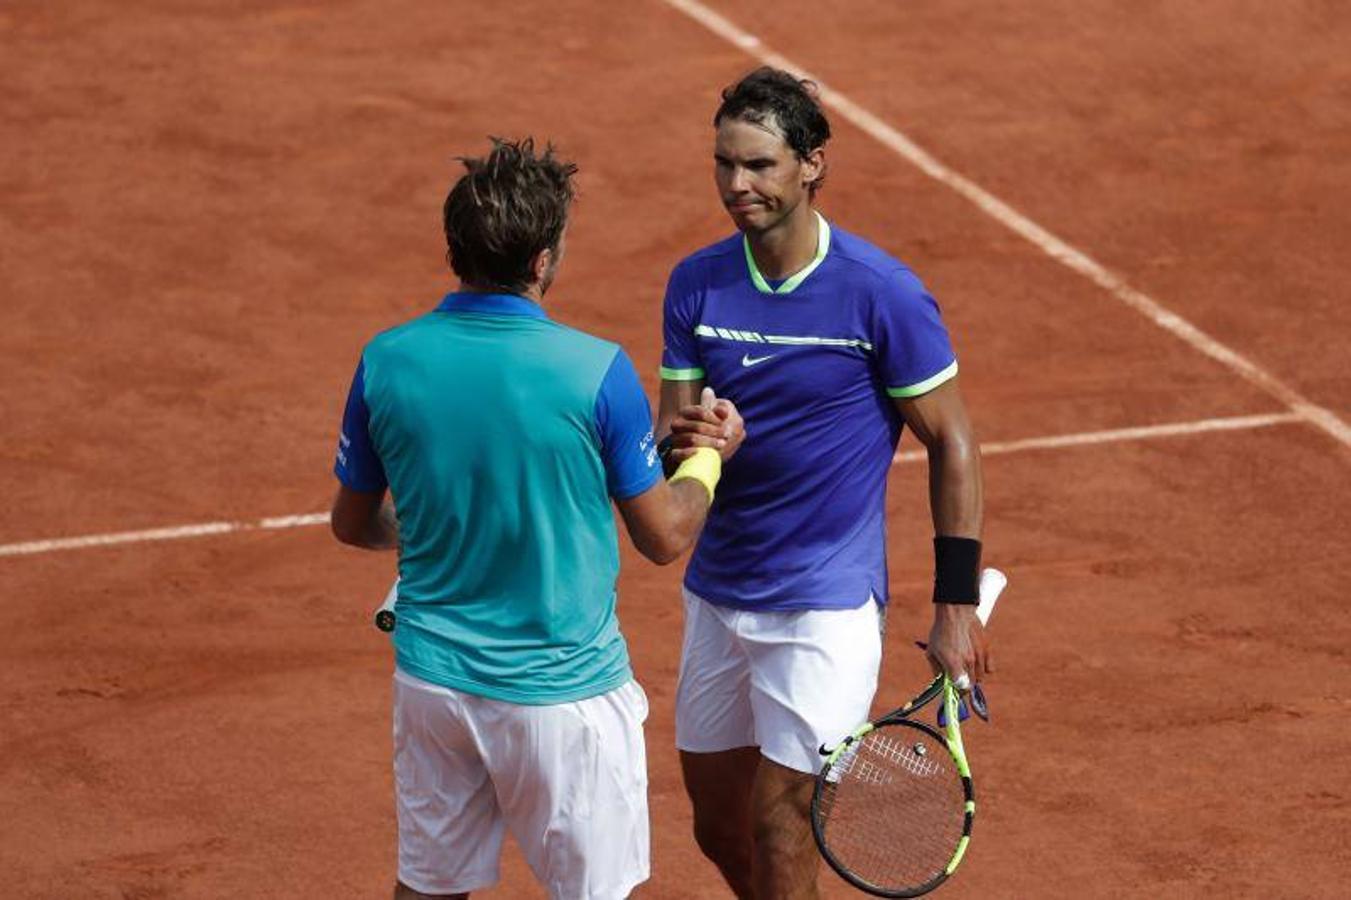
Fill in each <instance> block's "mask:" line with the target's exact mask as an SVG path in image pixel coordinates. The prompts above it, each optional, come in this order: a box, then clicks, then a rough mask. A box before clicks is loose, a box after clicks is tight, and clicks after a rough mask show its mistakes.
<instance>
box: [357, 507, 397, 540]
mask: <svg viewBox="0 0 1351 900" xmlns="http://www.w3.org/2000/svg"><path fill="white" fill-rule="evenodd" d="M362 546H363V547H365V548H366V549H367V550H397V549H398V547H399V520H398V517H396V516H395V515H394V503H393V501H391V500H390V499H389V498H388V497H386V498H385V499H384V501H382V502H381V504H380V509H379V511H378V512H377V513H376V514H375V515H374V516H373V517H372V518H371V520H370V522H369V523H368V524H367V526H366V533H365V541H364V542H363V543H362Z"/></svg>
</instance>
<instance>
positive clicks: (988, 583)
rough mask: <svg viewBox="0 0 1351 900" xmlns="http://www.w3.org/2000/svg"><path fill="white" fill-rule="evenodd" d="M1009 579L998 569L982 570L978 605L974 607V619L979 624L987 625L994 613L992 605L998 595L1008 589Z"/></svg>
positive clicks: (996, 600)
mask: <svg viewBox="0 0 1351 900" xmlns="http://www.w3.org/2000/svg"><path fill="white" fill-rule="evenodd" d="M1008 585H1009V578H1008V576H1007V575H1005V574H1004V573H1003V572H1001V571H999V570H998V569H984V570H982V571H981V573H980V603H978V604H977V605H976V618H977V619H980V624H982V625H988V624H989V623H990V616H991V615H992V614H993V613H994V605H995V604H996V603H998V602H999V595H1000V594H1001V593H1003V592H1004V588H1006V587H1008Z"/></svg>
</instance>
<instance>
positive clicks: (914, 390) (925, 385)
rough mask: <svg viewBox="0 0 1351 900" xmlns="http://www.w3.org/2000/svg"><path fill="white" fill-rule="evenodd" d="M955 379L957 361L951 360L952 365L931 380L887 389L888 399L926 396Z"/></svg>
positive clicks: (927, 379)
mask: <svg viewBox="0 0 1351 900" xmlns="http://www.w3.org/2000/svg"><path fill="white" fill-rule="evenodd" d="M956 377H957V361H956V360H953V361H952V365H950V366H948V367H947V368H946V369H944V370H943V371H941V372H939V373H938V374H937V375H934V376H933V377H932V378H926V379H924V380H923V381H921V382H919V383H917V384H911V385H907V386H906V387H889V388H887V396H888V397H918V396H920V395H921V394H927V393H929V391H932V390H933V389H934V388H936V387H938V386H939V385H940V384H942V383H944V382H945V381H951V380H952V379H954V378H956Z"/></svg>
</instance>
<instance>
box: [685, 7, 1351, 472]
mask: <svg viewBox="0 0 1351 900" xmlns="http://www.w3.org/2000/svg"><path fill="white" fill-rule="evenodd" d="M663 2H665V3H666V4H667V5H669V6H671V7H673V8H675V9H677V10H679V11H680V12H682V13H684V14H685V15H687V16H689V17H690V18H691V19H694V20H695V21H696V22H698V23H699V24H700V25H703V26H704V27H705V28H707V29H708V30H709V31H711V32H713V33H714V34H716V35H717V36H718V37H721V38H722V39H723V40H725V41H728V42H729V43H731V44H733V45H735V46H737V47H739V48H741V49H742V50H744V51H746V53H748V54H750V55H751V56H753V57H755V58H756V59H758V60H759V61H760V62H762V63H764V64H765V65H769V66H773V67H775V68H777V69H786V70H788V71H790V72H794V73H796V74H797V76H798V77H799V78H810V79H811V80H812V81H815V82H816V83H817V84H818V86H819V87H820V97H821V102H822V103H823V104H824V105H825V106H827V107H829V108H831V109H833V110H834V111H835V112H837V113H839V114H840V115H841V116H843V117H844V118H845V119H846V120H847V121H849V122H850V123H852V124H853V125H854V126H856V127H857V128H860V129H862V130H863V131H864V132H866V133H867V134H868V135H870V136H871V137H873V138H875V139H876V140H877V141H878V142H879V143H881V144H882V145H883V146H885V147H887V148H888V149H890V150H892V151H894V152H895V153H896V154H897V155H898V156H900V157H902V158H903V159H905V160H907V161H908V162H910V163H911V164H912V165H914V166H915V167H916V168H918V169H919V170H920V171H921V172H923V173H924V174H925V175H928V176H929V177H930V178H932V179H934V180H935V181H937V182H939V183H941V184H944V185H947V186H948V187H950V188H952V190H954V191H956V192H957V193H958V194H961V195H962V196H963V197H965V198H966V199H967V200H970V201H971V202H972V203H974V204H975V205H976V206H977V207H978V208H979V209H980V210H981V211H982V212H984V213H985V214H986V215H988V216H989V217H990V218H992V219H994V220H995V221H997V222H999V223H1000V224H1001V225H1003V226H1005V227H1006V228H1008V229H1010V230H1011V231H1013V232H1015V233H1017V234H1018V235H1020V236H1021V237H1023V238H1025V239H1026V240H1028V241H1029V242H1031V243H1032V244H1033V245H1035V246H1036V247H1037V248H1038V249H1040V250H1041V251H1042V252H1043V253H1045V254H1046V255H1047V256H1049V257H1051V258H1052V259H1054V260H1055V261H1057V262H1059V263H1061V264H1062V265H1064V266H1066V267H1067V268H1069V269H1071V270H1073V271H1075V272H1077V273H1079V274H1080V275H1082V276H1084V277H1085V278H1087V279H1088V280H1089V281H1092V282H1093V283H1094V284H1096V285H1098V286H1099V287H1101V288H1103V289H1104V290H1106V291H1107V292H1108V293H1109V294H1111V295H1112V296H1113V297H1115V298H1116V299H1118V300H1120V301H1121V302H1122V303H1124V304H1125V305H1126V306H1129V307H1130V308H1131V309H1133V310H1135V311H1136V312H1138V313H1140V314H1141V315H1143V316H1144V317H1145V318H1147V319H1149V320H1150V321H1151V322H1153V323H1154V324H1155V325H1157V326H1159V327H1160V328H1162V329H1163V330H1164V331H1167V332H1168V333H1169V334H1172V335H1173V336H1174V337H1177V338H1179V339H1181V340H1183V341H1185V342H1186V343H1187V344H1189V345H1190V346H1191V347H1192V348H1193V349H1195V350H1197V351H1199V352H1201V353H1203V354H1205V355H1206V356H1209V357H1210V358H1211V359H1213V360H1215V361H1216V362H1218V363H1220V364H1221V365H1223V366H1225V367H1226V368H1228V369H1229V370H1230V371H1232V372H1234V373H1235V374H1236V375H1238V376H1239V377H1240V378H1242V379H1243V380H1245V381H1247V382H1248V383H1250V384H1252V385H1254V386H1255V387H1257V388H1259V389H1260V390H1262V391H1264V392H1266V393H1267V394H1268V395H1270V396H1272V397H1274V398H1276V399H1277V400H1279V401H1280V402H1281V403H1282V404H1283V405H1284V406H1285V407H1287V408H1288V409H1289V410H1290V411H1291V412H1292V413H1293V414H1294V415H1296V416H1298V417H1299V418H1300V419H1301V420H1302V421H1304V422H1306V423H1308V424H1310V425H1313V426H1314V427H1315V428H1319V429H1321V430H1323V431H1325V432H1327V433H1328V434H1330V435H1332V437H1334V438H1335V439H1336V440H1338V441H1339V442H1341V443H1342V445H1343V446H1346V447H1351V425H1348V424H1347V423H1346V422H1344V421H1342V419H1341V418H1340V417H1338V416H1337V414H1336V413H1334V412H1332V411H1331V410H1329V409H1326V408H1324V407H1322V406H1318V405H1317V404H1315V403H1313V401H1311V400H1309V399H1308V398H1306V397H1305V396H1304V395H1303V394H1301V393H1299V392H1298V391H1296V390H1295V389H1294V388H1292V387H1290V386H1289V385H1288V384H1286V383H1285V382H1283V381H1281V380H1280V379H1279V378H1277V377H1276V376H1275V375H1273V374H1271V373H1270V372H1268V371H1267V370H1266V369H1263V368H1262V367H1261V366H1259V365H1257V364H1256V363H1255V362H1253V361H1252V360H1250V359H1248V358H1247V357H1246V356H1243V355H1242V354H1240V353H1239V352H1238V351H1236V350H1233V349H1232V348H1230V347H1228V346H1226V345H1224V344H1222V343H1220V342H1219V341H1218V340H1216V339H1215V338H1213V337H1211V336H1210V335H1208V334H1206V333H1205V332H1204V331H1202V330H1201V329H1199V328H1197V327H1196V326H1195V325H1193V324H1191V323H1190V322H1188V321H1187V320H1186V319H1184V318H1182V317H1181V316H1179V315H1178V314H1177V313H1175V312H1173V311H1172V310H1170V309H1168V308H1167V307H1165V306H1164V305H1163V304H1161V303H1159V302H1158V301H1157V300H1155V299H1153V298H1152V297H1150V296H1149V295H1147V294H1145V293H1143V292H1141V291H1138V290H1136V289H1135V288H1133V287H1131V286H1130V285H1129V284H1127V283H1126V281H1125V280H1124V279H1123V278H1121V277H1120V276H1119V275H1116V274H1114V273H1113V272H1111V271H1109V270H1108V269H1107V268H1105V267H1104V266H1103V265H1101V264H1100V263H1098V262H1097V261H1096V260H1094V259H1092V258H1091V257H1090V256H1088V255H1087V254H1085V253H1083V252H1082V251H1080V250H1078V249H1076V248H1075V247H1073V246H1071V245H1070V244H1068V243H1066V242H1065V241H1063V240H1061V239H1060V238H1058V237H1056V236H1055V235H1053V234H1051V233H1050V232H1049V231H1047V230H1046V229H1044V228H1042V227H1041V226H1040V225H1038V224H1037V223H1036V222H1033V221H1032V220H1031V219H1029V218H1028V217H1027V216H1025V215H1023V214H1022V213H1020V212H1018V211H1017V210H1015V209H1014V208H1013V207H1011V206H1009V205H1008V204H1007V203H1005V202H1004V201H1002V200H1000V199H999V198H997V197H995V196H994V195H993V194H991V193H989V192H988V191H986V190H985V189H984V188H982V187H980V186H979V185H977V184H976V183H975V182H973V181H970V180H969V179H967V178H965V177H963V176H962V175H959V174H958V173H957V172H955V171H953V170H952V169H950V168H948V167H947V166H945V165H943V164H942V163H940V162H939V161H938V160H937V159H935V158H934V157H933V156H931V155H930V154H929V153H928V151H926V150H924V149H923V148H921V147H920V146H919V145H917V144H916V143H915V142H914V141H912V140H910V138H908V137H906V136H905V135H904V134H902V133H901V132H899V131H897V130H896V129H895V128H893V127H891V126H890V125H888V124H887V123H886V122H884V121H882V120H881V119H879V118H878V117H877V116H875V115H873V114H872V113H870V112H869V111H868V110H866V109H864V108H863V107H861V106H859V105H858V104H857V103H855V102H854V101H852V100H850V99H849V98H848V97H846V96H845V95H844V94H841V93H840V92H839V91H836V90H833V89H831V88H829V87H827V86H826V85H825V84H824V83H823V82H822V81H821V79H819V78H817V77H816V76H815V75H812V74H811V73H809V72H807V71H806V70H805V69H803V68H802V67H801V66H799V65H797V64H796V63H794V62H793V61H792V60H790V59H788V58H787V57H784V56H781V55H779V54H778V53H775V52H774V51H772V50H770V49H769V48H767V47H766V46H765V45H764V43H763V42H762V41H761V40H760V39H759V38H758V37H756V36H755V35H753V34H751V33H750V32H748V31H743V30H742V29H741V28H739V27H737V26H736V25H734V24H732V23H731V22H730V21H728V20H727V19H725V18H723V17H722V16H720V15H718V14H717V13H716V12H714V11H713V10H711V9H709V8H708V7H707V6H704V5H703V4H702V3H699V2H697V0H663Z"/></svg>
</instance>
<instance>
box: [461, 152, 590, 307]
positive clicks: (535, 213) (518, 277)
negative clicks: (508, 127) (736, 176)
mask: <svg viewBox="0 0 1351 900" xmlns="http://www.w3.org/2000/svg"><path fill="white" fill-rule="evenodd" d="M489 140H491V141H492V144H493V146H492V150H491V151H489V153H488V155H487V156H486V157H483V158H481V159H479V158H471V157H463V156H462V157H459V160H460V162H462V163H464V167H465V169H466V170H467V171H466V172H465V174H464V175H462V176H461V177H460V180H459V181H457V182H455V186H454V187H452V188H451V189H450V193H449V194H448V195H447V196H446V203H445V206H444V208H443V210H442V213H443V219H444V224H445V229H446V246H447V248H448V249H447V253H446V256H447V259H448V260H449V262H450V267H451V269H453V270H454V272H455V274H456V275H458V276H460V279H461V280H462V281H463V282H464V283H465V284H466V285H470V286H473V287H475V288H480V289H484V288H486V289H491V290H500V291H503V292H506V293H513V294H515V293H521V292H522V291H524V290H525V289H526V288H527V287H528V286H529V285H530V283H531V281H532V280H533V279H534V273H533V272H532V271H531V268H530V263H531V261H532V260H534V259H535V257H536V256H538V255H539V253H540V251H541V250H548V249H552V250H556V249H558V244H559V241H560V240H561V239H562V237H563V228H564V227H565V226H566V225H567V222H568V209H569V208H570V207H571V205H572V200H573V197H574V191H573V186H572V176H573V175H575V174H577V166H576V165H574V164H573V163H570V162H566V161H564V160H561V159H558V158H557V157H556V156H555V155H554V147H553V145H552V144H546V145H545V148H544V152H543V153H542V154H537V153H536V152H535V141H534V139H533V138H525V139H524V140H521V141H508V140H503V139H501V138H496V137H493V138H489Z"/></svg>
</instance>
